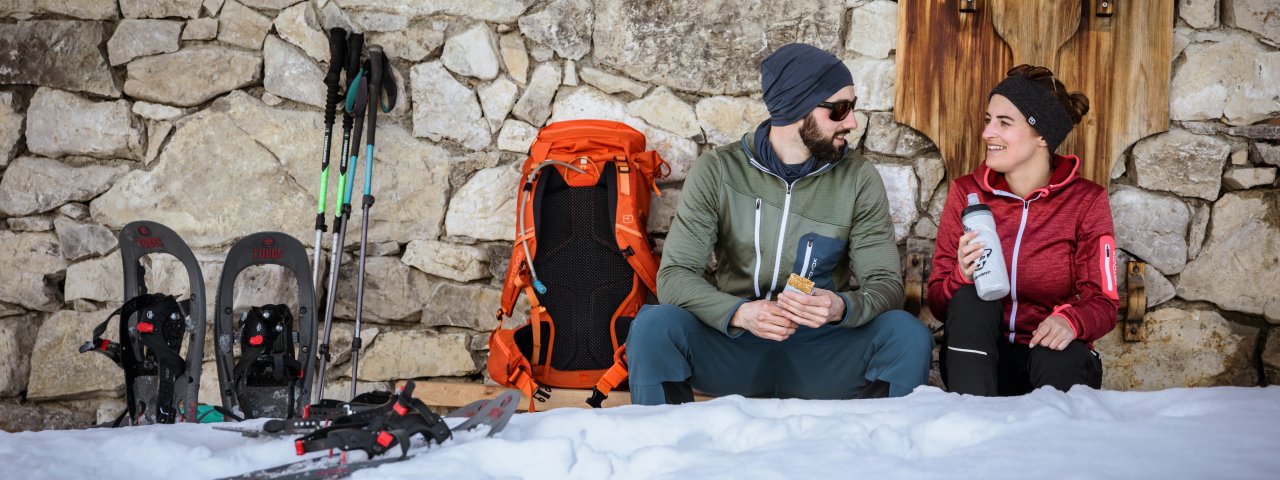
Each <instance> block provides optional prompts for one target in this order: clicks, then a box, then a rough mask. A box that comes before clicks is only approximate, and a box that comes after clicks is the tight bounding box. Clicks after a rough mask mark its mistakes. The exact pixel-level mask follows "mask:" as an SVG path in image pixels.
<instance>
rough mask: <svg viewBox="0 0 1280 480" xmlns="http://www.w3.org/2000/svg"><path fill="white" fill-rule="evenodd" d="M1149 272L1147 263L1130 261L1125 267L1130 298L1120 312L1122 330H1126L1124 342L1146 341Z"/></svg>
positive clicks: (1128, 297)
mask: <svg viewBox="0 0 1280 480" xmlns="http://www.w3.org/2000/svg"><path fill="white" fill-rule="evenodd" d="M1146 272H1147V264H1146V262H1139V261H1134V260H1130V261H1129V262H1128V264H1126V265H1125V280H1126V283H1127V284H1128V288H1127V291H1128V292H1127V293H1128V296H1127V298H1126V299H1125V302H1124V304H1122V305H1121V311H1120V328H1122V329H1123V330H1124V341H1126V342H1141V341H1143V340H1144V338H1143V337H1144V335H1143V330H1142V318H1143V317H1145V316H1146V315H1147V289H1146V284H1145V282H1146V281H1145V280H1144V278H1146V277H1144V275H1145V274H1146Z"/></svg>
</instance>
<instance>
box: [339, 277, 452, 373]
mask: <svg viewBox="0 0 1280 480" xmlns="http://www.w3.org/2000/svg"><path fill="white" fill-rule="evenodd" d="M365 262H366V265H365V277H364V282H365V285H364V288H365V291H364V303H363V311H362V312H361V319H362V320H361V321H362V322H371V323H392V322H413V323H416V322H418V321H419V320H420V315H421V314H422V309H423V307H424V306H425V305H426V304H427V302H428V301H430V299H431V298H430V297H431V295H430V294H431V289H432V288H433V286H434V284H435V283H436V282H433V281H432V280H431V279H430V278H429V277H428V276H427V274H425V273H422V271H420V270H418V269H415V268H413V267H410V266H408V265H405V264H404V263H403V262H401V261H400V259H398V258H392V257H372V258H368V259H366V260H365ZM356 270H357V266H356V263H355V262H354V261H350V262H344V263H343V265H342V268H341V270H340V271H339V272H340V273H339V278H356ZM355 305H356V282H340V283H339V284H338V297H337V305H336V306H335V307H334V310H333V313H334V316H335V317H338V318H344V319H353V318H355ZM361 369H362V370H363V367H362V368H361Z"/></svg>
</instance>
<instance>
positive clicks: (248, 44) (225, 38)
mask: <svg viewBox="0 0 1280 480" xmlns="http://www.w3.org/2000/svg"><path fill="white" fill-rule="evenodd" d="M270 28H271V18H270V17H267V16H266V15H263V14H261V13H258V12H256V11H254V10H253V9H251V8H249V7H246V6H244V5H243V4H241V3H239V2H237V1H236V0H227V2H226V3H224V4H223V5H222V14H221V15H219V16H218V41H219V42H222V43H226V44H230V45H235V46H237V47H243V48H247V49H250V50H258V49H261V48H262V40H263V39H264V38H266V37H267V30H268V29H270Z"/></svg>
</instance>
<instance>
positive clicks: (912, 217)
mask: <svg viewBox="0 0 1280 480" xmlns="http://www.w3.org/2000/svg"><path fill="white" fill-rule="evenodd" d="M875 167H876V171H878V172H879V173H880V179H881V180H882V181H884V189H885V194H886V195H887V196H888V197H889V218H890V219H891V220H893V239H894V241H898V242H901V241H902V240H903V239H905V238H907V236H908V235H909V234H910V233H911V227H912V226H914V225H915V223H916V219H917V218H919V216H920V211H919V210H918V209H917V208H916V195H917V194H918V193H919V191H920V180H919V179H917V178H916V175H915V172H914V171H913V170H912V168H911V167H908V166H906V165H894V164H886V163H879V164H876V166H875Z"/></svg>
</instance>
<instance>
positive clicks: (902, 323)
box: [872, 310, 933, 356]
mask: <svg viewBox="0 0 1280 480" xmlns="http://www.w3.org/2000/svg"><path fill="white" fill-rule="evenodd" d="M872 322H873V323H875V324H876V328H877V329H879V330H880V331H881V332H882V333H881V335H882V337H883V338H884V339H885V341H886V342H888V343H889V344H891V345H894V346H896V347H897V348H900V349H903V350H905V351H906V352H907V353H919V354H923V355H930V356H931V355H932V352H933V334H932V333H929V329H928V328H927V327H925V326H924V322H921V321H920V319H918V318H916V317H915V316H914V315H912V314H910V313H907V312H905V311H902V310H890V311H888V312H885V313H882V314H880V315H879V316H877V317H876V318H874V319H872Z"/></svg>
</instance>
